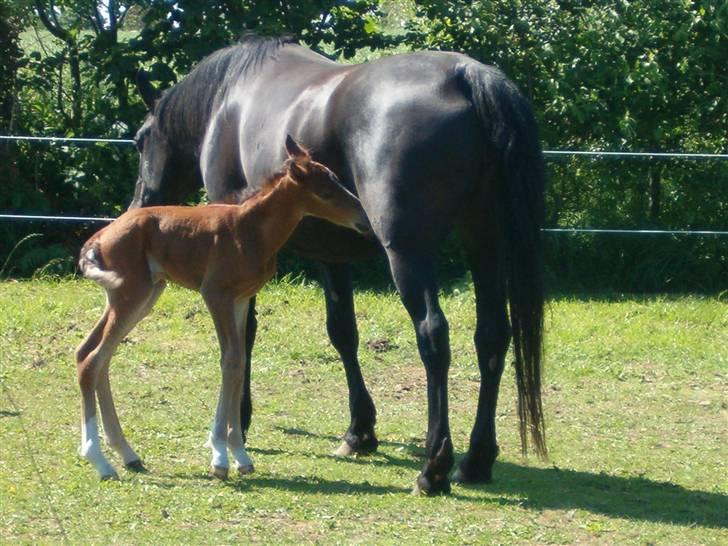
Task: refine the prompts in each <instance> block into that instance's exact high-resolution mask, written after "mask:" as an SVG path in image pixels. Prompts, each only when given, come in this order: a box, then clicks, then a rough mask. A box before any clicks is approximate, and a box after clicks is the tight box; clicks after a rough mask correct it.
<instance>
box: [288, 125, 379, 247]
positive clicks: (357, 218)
mask: <svg viewBox="0 0 728 546" xmlns="http://www.w3.org/2000/svg"><path fill="white" fill-rule="evenodd" d="M286 151H287V152H288V160H287V161H286V163H285V169H286V174H287V175H288V176H289V177H290V178H291V179H293V180H294V181H295V182H296V183H298V184H299V185H300V186H302V187H303V188H304V189H305V190H306V199H305V200H304V206H305V208H306V213H307V214H308V215H311V216H316V217H318V218H323V219H325V220H328V221H329V222H333V223H334V224H338V225H340V226H344V227H348V228H352V229H355V230H356V231H358V232H359V233H369V232H370V231H371V226H370V225H369V220H368V219H367V216H366V213H365V212H364V209H363V208H362V206H361V202H360V201H359V199H358V198H357V197H356V195H354V194H353V193H351V192H350V191H349V190H347V189H346V188H345V187H344V186H343V185H342V184H341V182H340V181H339V179H338V178H337V176H336V175H335V174H334V173H333V172H332V171H331V170H330V169H329V168H328V167H326V166H325V165H323V164H321V163H318V162H317V161H314V160H313V159H312V158H311V156H310V155H309V153H308V152H307V151H306V150H304V149H303V148H301V146H299V144H298V143H297V142H296V141H295V140H293V138H292V137H291V136H290V135H288V137H287V138H286Z"/></svg>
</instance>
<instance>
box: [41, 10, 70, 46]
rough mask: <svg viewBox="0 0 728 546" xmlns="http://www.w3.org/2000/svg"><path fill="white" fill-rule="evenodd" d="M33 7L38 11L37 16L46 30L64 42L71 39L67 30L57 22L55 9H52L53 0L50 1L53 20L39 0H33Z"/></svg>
mask: <svg viewBox="0 0 728 546" xmlns="http://www.w3.org/2000/svg"><path fill="white" fill-rule="evenodd" d="M34 3H35V9H36V11H37V12H38V17H40V20H41V22H42V23H43V26H44V27H46V29H48V32H50V33H51V34H53V36H55V37H56V38H58V39H59V40H63V41H64V42H66V43H68V42H69V40H71V35H70V34H69V33H68V31H67V30H66V29H65V28H63V27H61V25H60V24H58V19H57V18H56V14H55V10H54V9H53V7H54V6H53V2H52V1H51V6H50V8H51V10H50V11H51V16H52V17H53V21H51V20H50V19H49V17H48V12H47V11H46V8H45V5H44V4H43V3H41V0H35V2H34Z"/></svg>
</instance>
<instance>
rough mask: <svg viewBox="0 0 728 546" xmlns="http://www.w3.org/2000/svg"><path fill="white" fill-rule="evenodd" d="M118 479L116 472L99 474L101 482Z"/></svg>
mask: <svg viewBox="0 0 728 546" xmlns="http://www.w3.org/2000/svg"><path fill="white" fill-rule="evenodd" d="M118 479H119V475H118V474H117V473H116V472H110V473H108V474H102V475H101V481H102V482H109V481H116V480H118Z"/></svg>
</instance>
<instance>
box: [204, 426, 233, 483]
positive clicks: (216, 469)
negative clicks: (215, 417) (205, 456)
mask: <svg viewBox="0 0 728 546" xmlns="http://www.w3.org/2000/svg"><path fill="white" fill-rule="evenodd" d="M216 428H217V427H215V425H213V427H212V430H211V431H210V436H209V438H208V440H207V444H206V446H207V447H209V448H211V450H212V458H211V459H210V471H211V472H212V475H213V476H215V477H216V478H220V479H221V480H224V479H226V478H227V476H228V469H229V468H230V463H229V461H228V454H227V441H226V440H225V438H224V437H221V436H220V435H219V434H218V435H216V434H215V429H216Z"/></svg>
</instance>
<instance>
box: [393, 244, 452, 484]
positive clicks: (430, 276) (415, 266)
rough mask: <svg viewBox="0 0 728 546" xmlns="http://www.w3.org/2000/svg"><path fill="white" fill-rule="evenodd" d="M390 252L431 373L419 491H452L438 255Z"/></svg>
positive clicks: (446, 352) (445, 327)
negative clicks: (436, 265) (436, 269)
mask: <svg viewBox="0 0 728 546" xmlns="http://www.w3.org/2000/svg"><path fill="white" fill-rule="evenodd" d="M387 255H388V257H389V264H390V267H391V270H392V278H393V279H394V282H395V284H396V286H397V290H398V291H399V294H400V297H401V298H402V303H404V306H405V308H406V309H407V311H408V312H409V314H410V317H411V319H412V323H413V325H414V328H415V334H416V336H417V347H418V349H419V353H420V357H421V358H422V362H423V363H424V365H425V371H426V373H427V416H428V418H427V445H426V450H427V454H426V458H427V460H426V462H425V466H424V468H423V469H422V472H421V474H420V475H419V477H418V478H417V484H416V486H415V491H414V492H415V493H419V492H423V493H427V494H430V495H433V494H438V493H449V492H450V481H449V478H448V474H449V472H450V469H451V468H452V466H453V462H454V458H453V445H452V439H451V436H450V424H449V420H448V403H447V375H448V370H449V368H450V341H449V327H448V324H447V319H446V318H445V315H444V313H443V312H442V309H440V305H439V302H438V299H437V283H436V282H435V275H434V267H433V263H432V258H431V257H430V256H422V255H419V256H418V255H411V254H404V253H401V252H397V251H395V250H393V249H392V248H387Z"/></svg>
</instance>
